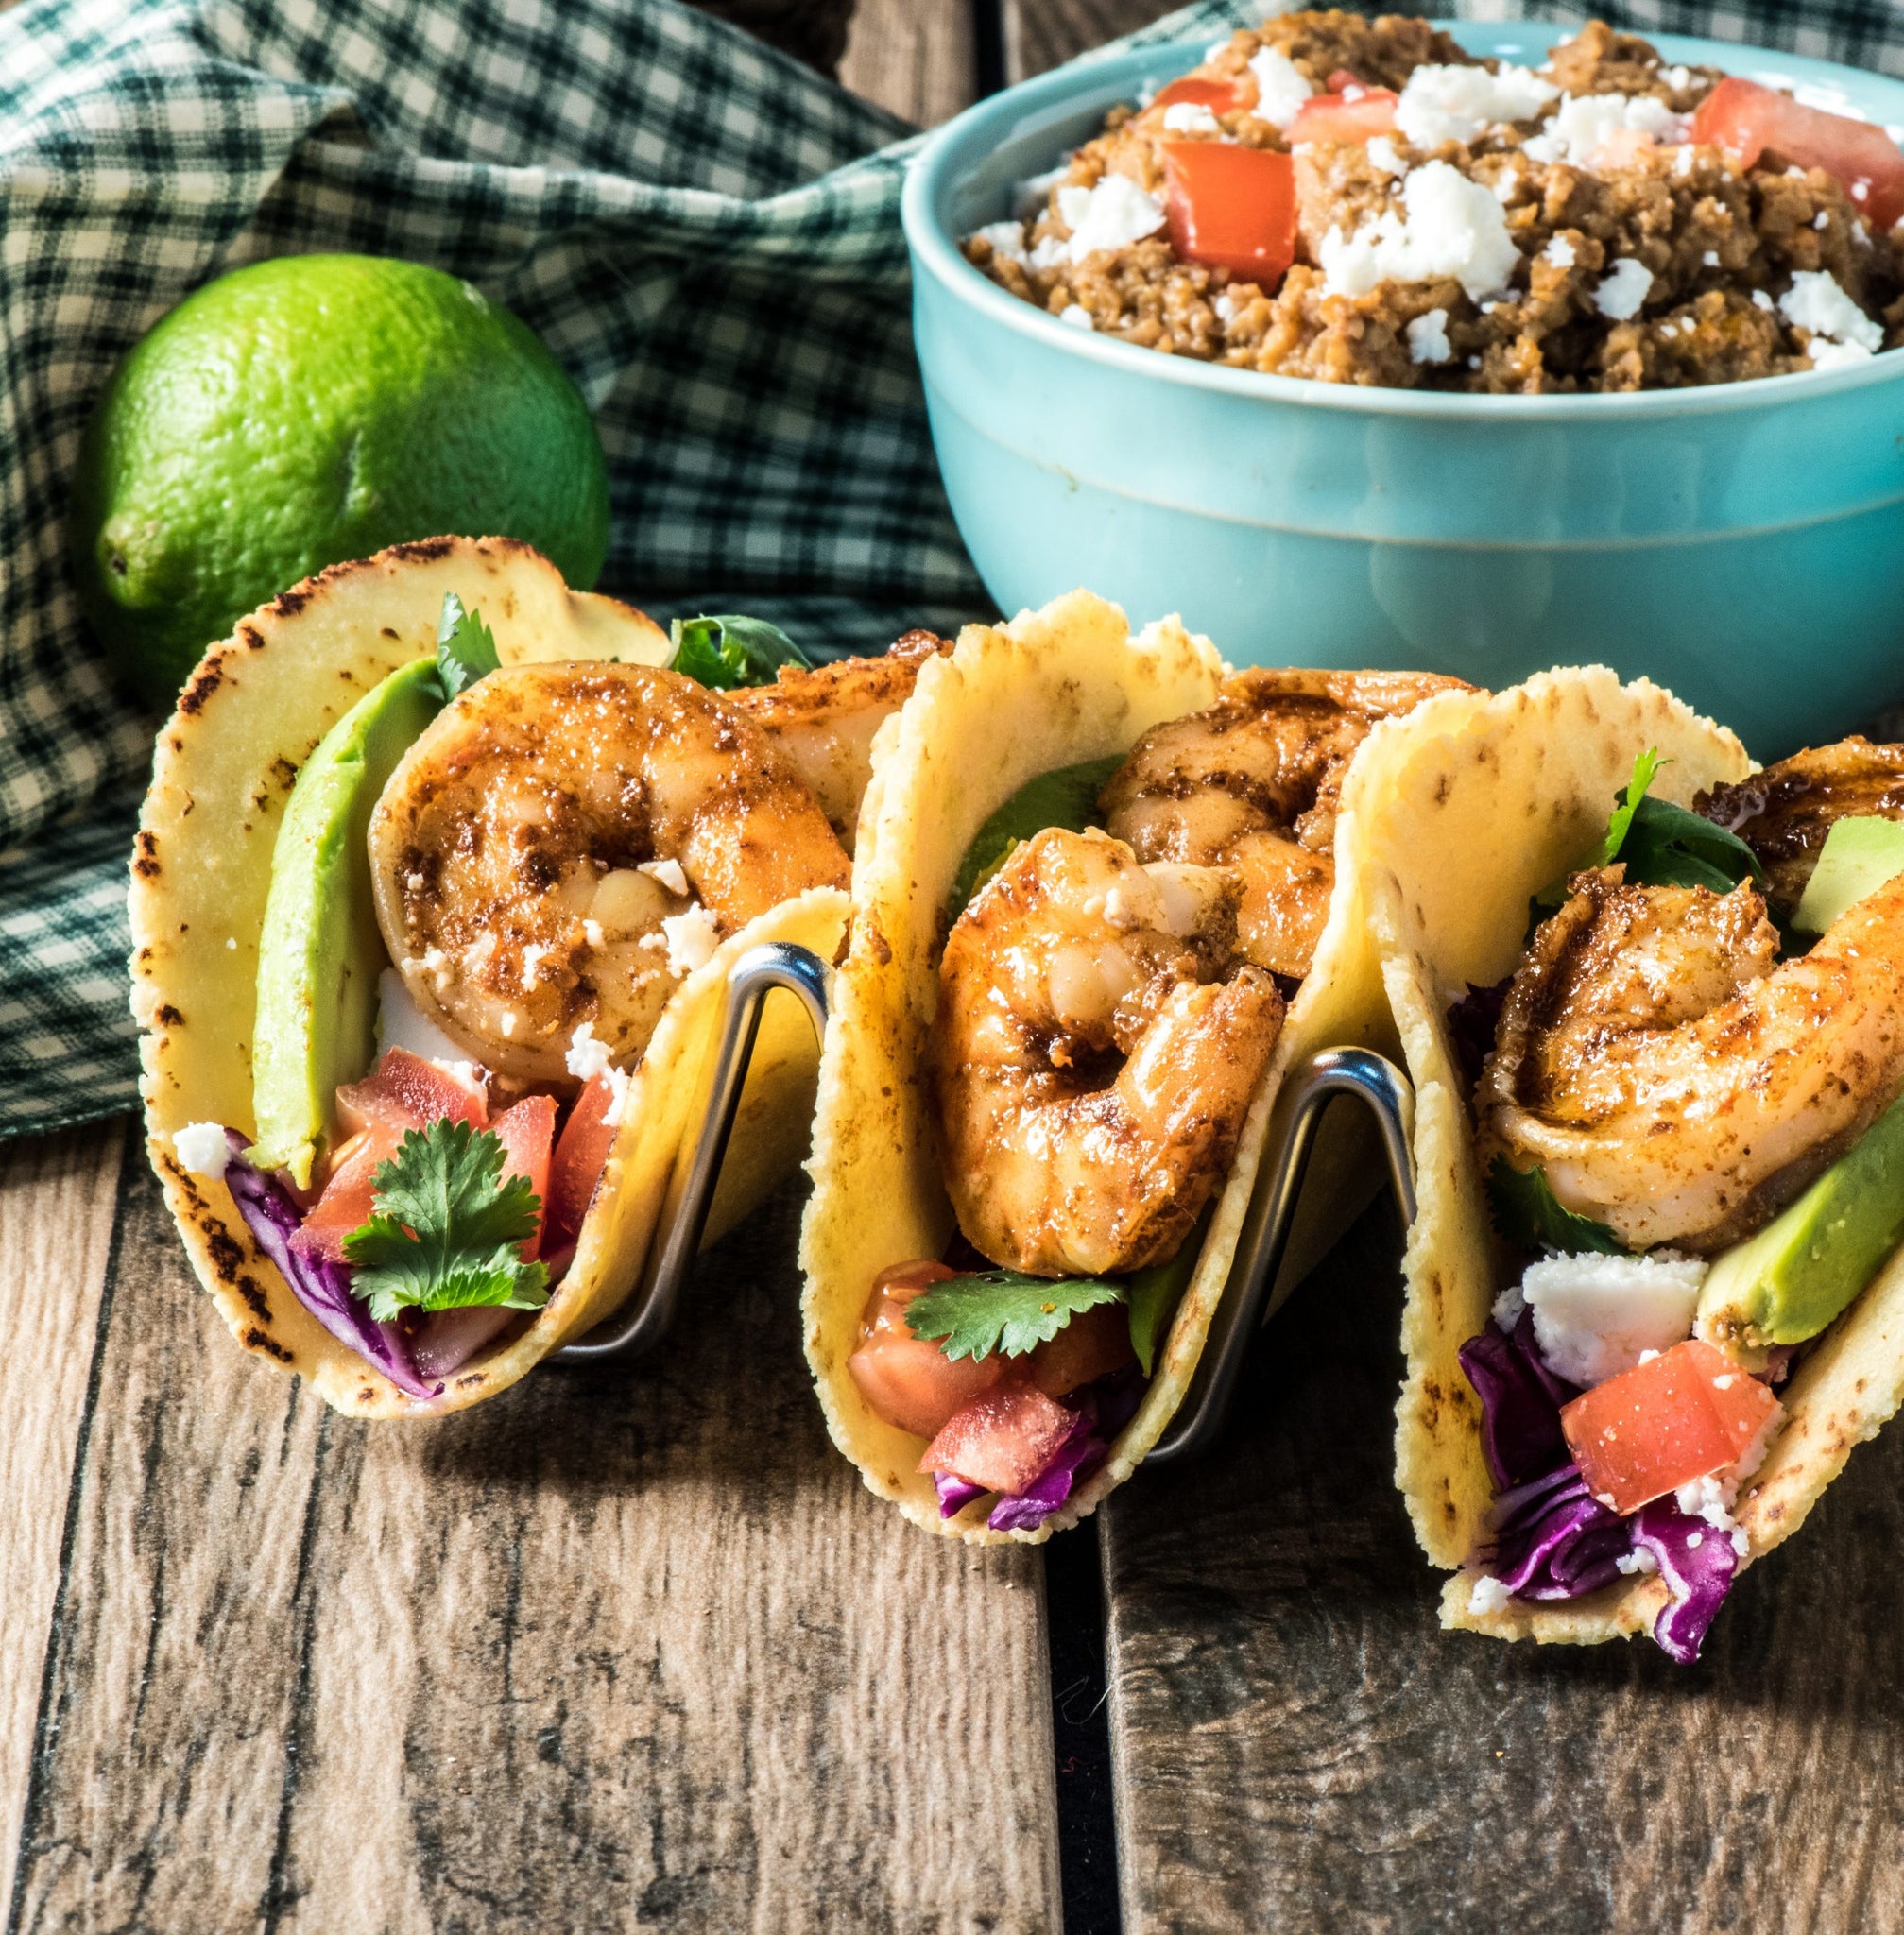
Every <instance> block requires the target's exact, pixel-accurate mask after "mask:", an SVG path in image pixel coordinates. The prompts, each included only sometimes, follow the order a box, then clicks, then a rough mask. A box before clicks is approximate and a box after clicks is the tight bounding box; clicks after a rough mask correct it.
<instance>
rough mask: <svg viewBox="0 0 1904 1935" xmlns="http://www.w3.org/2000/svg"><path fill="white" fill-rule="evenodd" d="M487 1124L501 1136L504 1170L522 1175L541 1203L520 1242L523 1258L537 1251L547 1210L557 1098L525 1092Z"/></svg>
mask: <svg viewBox="0 0 1904 1935" xmlns="http://www.w3.org/2000/svg"><path fill="white" fill-rule="evenodd" d="M489 1126H490V1127H491V1128H492V1129H494V1130H495V1132H496V1134H497V1135H498V1136H500V1137H501V1138H502V1142H503V1173H504V1174H505V1175H506V1176H509V1175H525V1176H527V1177H528V1179H529V1187H530V1188H531V1189H532V1190H535V1192H536V1200H537V1201H538V1203H539V1204H540V1206H541V1207H540V1209H539V1210H538V1211H537V1215H536V1233H535V1235H534V1236H532V1237H531V1238H529V1240H528V1241H526V1242H525V1243H523V1258H524V1259H530V1258H533V1257H535V1256H536V1255H537V1254H538V1253H539V1252H540V1247H541V1241H542V1231H543V1230H544V1229H545V1228H546V1227H547V1224H548V1213H549V1151H550V1145H551V1143H553V1142H554V1140H555V1138H556V1101H555V1097H554V1096H552V1095H525V1096H524V1097H523V1099H522V1101H520V1102H519V1103H517V1104H516V1105H515V1106H514V1107H513V1108H507V1109H505V1110H504V1111H503V1113H502V1114H501V1115H499V1116H498V1117H497V1118H496V1119H495V1121H494V1122H491V1123H490V1124H489Z"/></svg>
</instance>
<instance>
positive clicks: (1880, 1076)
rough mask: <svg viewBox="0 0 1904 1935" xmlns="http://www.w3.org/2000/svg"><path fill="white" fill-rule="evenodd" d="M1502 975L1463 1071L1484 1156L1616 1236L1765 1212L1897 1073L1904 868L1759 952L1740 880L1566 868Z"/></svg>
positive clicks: (1692, 1238) (1837, 1143)
mask: <svg viewBox="0 0 1904 1935" xmlns="http://www.w3.org/2000/svg"><path fill="white" fill-rule="evenodd" d="M1568 885H1569V888H1570V898H1569V899H1568V901H1567V903H1566V905H1565V906H1564V907H1562V908H1561V910H1560V912H1559V913H1558V914H1556V915H1555V916H1553V917H1552V919H1551V920H1549V921H1548V922H1547V923H1546V924H1545V925H1544V926H1543V927H1542V928H1541V929H1540V930H1539V932H1538V933H1536V934H1535V937H1534V942H1533V945H1532V947H1531V948H1530V949H1529V950H1528V953H1527V956H1526V958H1525V959H1524V960H1523V961H1522V963H1521V965H1520V967H1519V970H1518V972H1517V973H1516V975H1515V977H1514V984H1513V986H1512V987H1511V988H1510V990H1509V992H1508V995H1507V1000H1506V1003H1505V1005H1504V1007H1503V1008H1502V1011H1501V1026H1500V1029H1499V1031H1498V1032H1497V1034H1496V1036H1495V1046H1494V1052H1493V1053H1492V1054H1490V1055H1489V1056H1488V1058H1487V1062H1486V1065H1485V1066H1484V1069H1483V1071H1482V1078H1481V1083H1480V1086H1479V1087H1478V1088H1477V1089H1476V1091H1475V1114H1476V1123H1477V1152H1478V1155H1479V1158H1480V1161H1481V1164H1482V1166H1483V1169H1484V1170H1485V1169H1486V1167H1487V1166H1488V1165H1489V1164H1490V1163H1491V1162H1492V1160H1493V1158H1494V1156H1496V1155H1497V1154H1504V1155H1505V1156H1506V1157H1507V1159H1508V1161H1509V1162H1510V1163H1511V1164H1512V1165H1513V1166H1514V1167H1515V1168H1517V1169H1522V1170H1524V1169H1527V1168H1530V1167H1531V1166H1533V1165H1534V1164H1535V1163H1539V1164H1542V1165H1544V1167H1545V1169H1546V1172H1547V1179H1548V1182H1549V1184H1550V1185H1551V1186H1552V1190H1553V1193H1554V1194H1555V1196H1557V1197H1558V1198H1559V1199H1560V1201H1561V1203H1562V1204H1563V1205H1565V1207H1568V1208H1569V1209H1571V1210H1574V1211H1575V1212H1576V1213H1578V1214H1580V1215H1583V1216H1590V1217H1593V1218H1596V1219H1597V1220H1599V1221H1600V1222H1603V1223H1606V1224H1610V1225H1611V1226H1612V1228H1613V1229H1614V1231H1615V1233H1616V1234H1617V1235H1618V1236H1619V1237H1620V1238H1621V1241H1623V1242H1625V1243H1627V1244H1628V1245H1629V1246H1631V1247H1633V1248H1635V1249H1643V1248H1648V1247H1650V1246H1652V1245H1653V1244H1655V1243H1666V1242H1670V1243H1672V1244H1674V1245H1676V1246H1677V1247H1679V1248H1681V1249H1688V1250H1693V1251H1699V1252H1711V1251H1715V1250H1719V1249H1722V1248H1724V1246H1725V1245H1727V1244H1728V1243H1732V1242H1736V1241H1739V1240H1740V1239H1741V1238H1742V1237H1745V1236H1749V1235H1750V1234H1751V1233H1752V1231H1753V1230H1755V1229H1757V1228H1758V1227H1760V1226H1761V1225H1762V1224H1766V1223H1769V1222H1770V1221H1771V1219H1772V1218H1773V1217H1774V1216H1775V1215H1776V1214H1777V1212H1778V1211H1779V1210H1780V1209H1781V1208H1783V1207H1784V1206H1785V1205H1786V1204H1787V1203H1789V1202H1790V1201H1791V1200H1792V1199H1793V1197H1794V1196H1795V1195H1797V1193H1798V1192H1799V1191H1800V1190H1802V1189H1804V1188H1805V1186H1806V1185H1807V1184H1808V1183H1810V1181H1811V1180H1812V1179H1813V1178H1814V1177H1815V1176H1816V1175H1817V1174H1818V1173H1820V1172H1821V1171H1822V1170H1824V1169H1825V1168H1826V1167H1827V1165H1828V1164H1829V1163H1831V1162H1832V1161H1834V1160H1835V1159H1836V1158H1837V1157H1838V1156H1840V1155H1842V1154H1843V1153H1844V1150H1845V1149H1847V1148H1849V1147H1850V1145H1851V1144H1852V1143H1853V1142H1854V1141H1856V1140H1857V1139H1858V1138H1859V1137H1860V1136H1861V1135H1862V1134H1863V1133H1864V1131H1865V1130H1866V1129H1867V1128H1868V1127H1869V1126H1870V1125H1871V1123H1872V1122H1874V1121H1875V1120H1876V1119H1877V1117H1878V1114H1879V1113H1880V1112H1881V1111H1882V1110H1883V1109H1885V1108H1886V1107H1888V1106H1889V1105H1890V1104H1891V1103H1892V1102H1894V1101H1895V1099H1896V1098H1897V1096H1898V1094H1899V1093H1900V1091H1904V879H1900V880H1896V881H1893V882H1891V884H1890V885H1889V886H1887V887H1885V888H1883V889H1881V890H1880V891H1879V892H1878V893H1876V894H1873V895H1871V896H1870V897H1869V898H1868V899H1864V900H1861V901H1860V902H1859V903H1858V904H1857V905H1856V906H1855V907H1853V908H1851V909H1849V910H1848V911H1847V912H1846V913H1845V914H1844V916H1843V917H1842V918H1841V919H1840V920H1839V921H1838V922H1837V923H1836V924H1835V925H1834V926H1833V927H1832V929H1831V931H1830V932H1829V933H1827V934H1826V935H1825V936H1824V938H1823V939H1821V940H1820V941H1819V943H1818V944H1817V946H1816V947H1814V948H1813V949H1812V950H1811V951H1810V953H1809V954H1805V955H1802V956H1800V957H1798V958H1796V959H1793V960H1788V961H1783V962H1780V961H1778V960H1777V958H1776V956H1777V948H1778V937H1777V933H1776V932H1775V929H1774V928H1773V926H1772V923H1771V922H1770V920H1768V919H1767V917H1766V913H1765V903H1764V901H1763V900H1762V899H1760V897H1759V895H1758V890H1757V889H1756V888H1755V887H1753V886H1752V884H1751V883H1750V882H1742V883H1741V885H1739V886H1737V887H1735V888H1734V889H1733V890H1732V891H1731V892H1730V893H1729V894H1723V895H1722V894H1714V893H1710V892H1708V891H1707V889H1706V888H1704V887H1629V886H1627V885H1625V884H1624V869H1623V868H1621V867H1619V866H1609V867H1603V868H1599V869H1597V870H1595V871H1592V872H1587V873H1580V874H1576V875H1574V877H1573V878H1572V880H1571V881H1570V882H1569V883H1568Z"/></svg>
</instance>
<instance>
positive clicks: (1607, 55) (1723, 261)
mask: <svg viewBox="0 0 1904 1935" xmlns="http://www.w3.org/2000/svg"><path fill="white" fill-rule="evenodd" d="M1776 78H1777V77H1765V76H1761V77H1758V79H1752V78H1747V77H1727V76H1725V75H1723V74H1721V73H1720V72H1718V71H1717V70H1716V69H1713V68H1706V67H1697V68H1691V67H1678V66H1672V65H1669V64H1667V63H1666V62H1665V61H1663V60H1661V58H1660V56H1659V55H1658V54H1657V53H1656V52H1655V50H1654V48H1653V47H1651V46H1650V45H1649V44H1648V43H1646V42H1645V41H1643V40H1640V39H1639V38H1638V37H1637V36H1635V35H1632V34H1617V33H1615V32H1614V31H1613V30H1612V29H1611V28H1610V27H1608V26H1605V24H1604V23H1603V22H1600V21H1594V22H1592V23H1591V24H1589V25H1588V26H1586V27H1584V28H1582V29H1581V31H1580V32H1579V33H1578V34H1577V35H1575V36H1573V37H1572V38H1571V39H1570V40H1569V41H1567V42H1565V43H1562V44H1561V45H1559V46H1558V47H1556V48H1555V49H1554V50H1553V53H1552V57H1551V58H1550V59H1549V60H1548V62H1547V64H1546V65H1545V66H1542V67H1537V68H1535V67H1519V66H1515V65H1513V64H1511V63H1508V62H1504V61H1501V60H1476V59H1474V58H1473V57H1472V56H1470V55H1467V54H1466V53H1464V52H1463V51H1462V49H1461V48H1460V47H1459V46H1458V45H1457V44H1456V43H1455V42H1454V41H1453V40H1452V39H1450V38H1449V36H1448V35H1447V34H1445V33H1439V32H1436V31H1434V30H1433V29H1432V28H1431V27H1430V26H1428V25H1427V24H1426V23H1425V22H1423V21H1420V20H1415V19H1410V18H1404V17H1399V16H1386V17H1383V18H1381V19H1379V20H1374V21H1370V20H1367V19H1365V18H1364V16H1362V15H1361V14H1355V13H1340V12H1310V13H1290V14H1284V15H1282V16H1281V17H1280V18H1278V19H1274V20H1271V21H1269V22H1267V23H1266V24H1265V25H1264V26H1261V28H1256V29H1247V28H1245V29H1242V30H1240V31H1238V32H1237V33H1235V34H1234V35H1232V36H1231V37H1230V39H1229V40H1228V41H1227V42H1226V43H1223V44H1221V45H1219V46H1215V47H1212V48H1210V49H1209V53H1208V55H1207V56H1206V57H1205V59H1204V60H1203V63H1202V64H1201V65H1200V66H1198V67H1196V68H1193V69H1192V71H1191V72H1190V73H1189V74H1187V75H1185V76H1183V77H1181V78H1179V79H1177V80H1175V81H1173V82H1172V83H1171V84H1170V85H1169V86H1167V87H1165V88H1163V89H1162V90H1161V91H1160V92H1159V93H1158V94H1157V95H1156V97H1155V98H1154V99H1153V100H1151V101H1149V102H1148V103H1147V104H1145V105H1143V106H1141V107H1138V108H1130V107H1120V108H1116V109H1113V110H1112V111H1111V112H1110V113H1109V114H1108V115H1107V116H1106V121H1105V131H1104V132H1103V133H1102V134H1100V135H1099V136H1098V137H1097V138H1096V139H1095V140H1093V141H1090V142H1088V143H1087V144H1086V145H1085V146H1083V147H1081V148H1079V149H1078V150H1077V151H1076V152H1075V153H1074V154H1072V155H1071V156H1070V157H1068V159H1067V161H1066V163H1064V165H1062V166H1060V167H1059V168H1057V169H1055V170H1054V171H1053V172H1052V173H1051V174H1050V175H1047V176H1041V177H1038V178H1037V179H1036V180H1032V181H1029V182H1025V183H1023V184H1021V191H1020V192H1021V200H1020V207H1019V216H1020V218H1019V219H1014V220H1008V221H1002V222H995V223H993V224H991V225H990V226H989V227H987V228H984V229H981V230H979V231H978V232H977V233H976V234H974V235H971V236H969V237H968V238H967V240H966V242H965V244H964V248H965V252H966V255H967V257H968V258H969V260H970V261H971V262H972V263H973V264H974V265H977V266H978V267H979V268H981V269H983V270H984V271H985V272H986V274H987V275H988V276H990V277H991V278H992V279H993V281H995V282H997V283H1001V284H1002V285H1003V287H1004V288H1006V289H1008V290H1009V291H1010V292H1011V293H1012V294H1013V295H1015V296H1018V297H1021V298H1022V299H1023V300H1025V301H1028V302H1034V303H1036V304H1037V305H1038V307H1039V308H1041V309H1045V310H1048V311H1050V312H1051V313H1052V314H1053V315H1054V316H1056V317H1059V319H1060V320H1062V321H1064V322H1068V323H1072V324H1074V325H1075V326H1077V327H1079V328H1082V329H1092V330H1097V331H1101V332H1102V333H1103V334H1106V335H1110V336H1115V337H1116V338H1117V339H1118V340H1120V341H1122V342H1127V343H1135V344H1138V345H1141V346H1142V347H1144V348H1148V349H1154V350H1161V351H1166V352H1167V353H1169V354H1171V355H1177V356H1192V357H1195V358H1197V359H1198V360H1200V361H1203V362H1218V363H1227V364H1229V365H1231V366H1232V367H1234V368H1240V369H1257V370H1262V371H1265V372H1271V373H1274V374H1277V375H1280V376H1307V377H1313V378H1316V379H1319V380H1320V381H1323V382H1327V383H1359V384H1374V385H1387V386H1390V387H1394V388H1407V389H1413V388H1432V389H1449V390H1473V391H1484V392H1493V393H1497V394H1511V393H1519V394H1524V395H1541V394H1549V393H1553V392H1558V391H1565V390H1631V389H1668V388H1674V387H1678V386H1681V385H1690V384H1707V383H1736V382H1740V381H1742V380H1743V379H1746V378H1749V377H1755V376H1775V375H1781V374H1784V373H1787V372H1790V371H1793V370H1802V369H1828V368H1839V367H1841V366H1843V365H1845V364H1849V363H1854V362H1860V361H1862V360H1863V359H1864V358H1866V357H1868V356H1870V355H1872V354H1874V353H1876V352H1877V351H1880V350H1883V349H1885V348H1888V347H1891V346H1894V345H1895V344H1897V343H1898V342H1900V341H1904V256H1900V248H1904V231H1899V230H1898V228H1897V226H1896V225H1897V224H1898V222H1899V219H1900V217H1904V150H1900V149H1899V147H1898V146H1897V143H1896V141H1895V139H1893V137H1892V135H1891V134H1890V133H1888V132H1887V131H1886V130H1885V129H1883V128H1877V127H1874V126H1872V125H1871V124H1870V123H1868V122H1866V121H1863V120H1861V118H1859V117H1858V113H1857V111H1856V110H1855V109H1854V108H1852V107H1851V106H1850V104H1849V103H1848V102H1846V101H1844V100H1840V99H1838V98H1836V97H1835V96H1833V95H1830V94H1823V93H1822V91H1818V90H1811V89H1800V90H1798V91H1796V92H1795V93H1794V92H1792V91H1789V90H1788V89H1786V88H1781V87H1777V86H1773V85H1768V84H1767V82H1768V80H1774V79H1776Z"/></svg>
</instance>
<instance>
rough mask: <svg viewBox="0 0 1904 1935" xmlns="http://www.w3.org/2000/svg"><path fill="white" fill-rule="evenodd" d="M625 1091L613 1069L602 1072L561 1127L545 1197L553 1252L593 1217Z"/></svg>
mask: <svg viewBox="0 0 1904 1935" xmlns="http://www.w3.org/2000/svg"><path fill="white" fill-rule="evenodd" d="M621 1086H622V1085H621V1083H620V1082H619V1081H618V1080H617V1078H616V1077H615V1075H614V1074H613V1072H612V1071H611V1070H603V1072H602V1073H601V1074H599V1075H597V1076H596V1077H595V1078H594V1080H593V1081H592V1082H591V1083H590V1084H589V1085H588V1086H587V1087H585V1088H584V1089H583V1090H582V1092H581V1093H580V1094H579V1095H578V1096H576V1098H575V1106H574V1107H573V1108H572V1109H570V1111H569V1119H568V1121H567V1122H564V1123H563V1124H562V1133H561V1135H560V1136H559V1137H558V1138H557V1142H556V1154H555V1158H554V1160H553V1161H552V1162H551V1163H550V1165H549V1188H548V1193H547V1194H546V1196H545V1197H544V1198H543V1205H544V1208H545V1210H546V1221H547V1225H548V1230H549V1247H550V1248H551V1249H552V1250H553V1249H555V1248H557V1246H558V1244H559V1242H560V1241H562V1240H565V1239H566V1240H570V1241H573V1240H574V1238H575V1236H576V1235H577V1234H578V1233H579V1232H580V1230H581V1227H582V1223H583V1220H584V1219H585V1218H586V1217H587V1215H588V1213H589V1202H590V1199H591V1198H592V1196H593V1195H594V1193H595V1184H596V1183H597V1182H598V1181H600V1179H601V1174H602V1169H603V1165H604V1164H606V1163H607V1161H608V1159H609V1150H610V1149H611V1148H613V1147H614V1142H615V1132H616V1130H617V1128H618V1127H619V1126H620V1124H619V1123H617V1122H610V1121H609V1116H610V1115H611V1114H612V1113H613V1112H614V1106H615V1096H616V1094H617V1092H618V1090H619V1089H620V1087H621Z"/></svg>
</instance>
